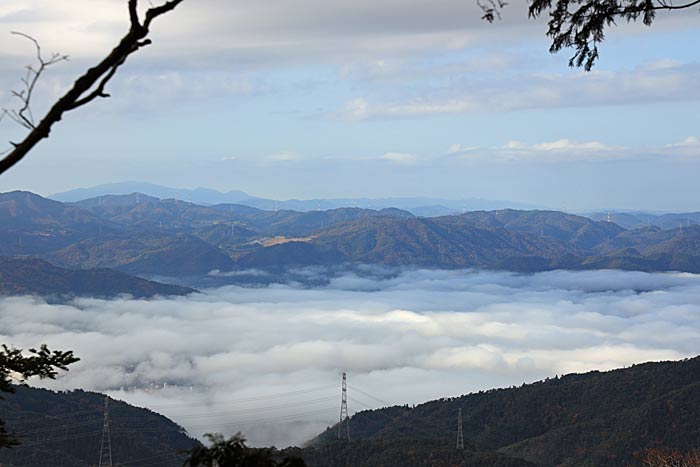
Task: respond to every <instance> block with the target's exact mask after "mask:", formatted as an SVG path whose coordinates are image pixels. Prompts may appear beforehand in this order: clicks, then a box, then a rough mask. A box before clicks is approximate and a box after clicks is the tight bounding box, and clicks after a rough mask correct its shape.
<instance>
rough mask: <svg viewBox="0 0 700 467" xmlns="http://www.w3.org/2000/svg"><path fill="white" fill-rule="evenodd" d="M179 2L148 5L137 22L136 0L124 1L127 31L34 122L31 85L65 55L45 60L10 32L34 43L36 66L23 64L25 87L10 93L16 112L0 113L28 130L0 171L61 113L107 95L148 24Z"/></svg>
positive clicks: (31, 145)
mask: <svg viewBox="0 0 700 467" xmlns="http://www.w3.org/2000/svg"><path fill="white" fill-rule="evenodd" d="M182 2H183V0H168V1H166V2H165V3H163V4H162V5H160V6H157V7H151V8H149V9H148V10H146V15H145V19H144V20H143V22H141V20H140V18H139V15H138V0H128V10H129V22H130V27H129V31H128V32H127V33H126V34H125V35H124V37H122V39H121V40H120V41H119V44H117V46H116V47H115V48H114V49H113V50H112V51H111V52H110V53H109V54H108V55H107V56H106V57H105V58H104V59H102V61H101V62H100V63H98V64H97V65H95V66H94V67H92V68H90V69H88V70H87V71H86V72H85V73H84V74H83V75H82V76H80V77H79V78H78V79H77V80H76V81H75V83H74V84H73V87H72V88H71V89H69V90H68V92H66V94H64V95H63V97H61V98H60V99H59V100H57V101H56V102H55V103H54V105H53V106H52V107H51V109H49V111H48V113H47V114H46V115H45V116H44V118H43V119H42V120H41V121H40V122H39V123H38V124H36V123H35V121H34V117H33V116H32V113H31V110H30V105H29V104H30V101H31V96H32V92H33V90H34V86H35V85H36V82H37V81H38V79H39V77H40V76H41V74H42V73H43V72H44V70H45V69H46V67H47V66H50V65H53V64H54V63H57V62H59V61H62V60H65V59H67V57H66V56H63V55H58V54H54V55H52V56H51V58H50V59H49V60H44V59H43V58H42V55H41V47H40V46H39V43H38V42H37V41H36V40H35V39H34V38H32V37H31V36H28V35H26V34H23V33H14V34H18V35H21V36H24V37H26V38H28V39H30V40H31V41H32V42H34V45H35V46H36V49H37V57H38V60H39V64H40V65H39V67H38V68H36V69H34V68H33V67H31V66H30V67H27V76H26V77H25V78H24V79H23V81H22V82H23V83H24V85H25V89H24V90H22V91H20V92H16V93H15V94H14V95H15V97H18V98H19V99H20V100H21V101H22V103H23V105H22V108H21V109H20V110H18V111H14V110H10V111H7V110H5V111H4V113H3V116H4V115H9V116H10V118H12V119H13V120H15V121H17V122H18V123H19V124H20V125H22V126H24V127H25V128H27V129H28V130H30V132H29V134H28V135H27V136H26V137H25V138H24V140H23V141H22V142H20V143H17V144H15V143H11V144H12V145H13V148H12V150H11V151H10V152H9V154H7V155H6V156H5V157H4V158H3V159H0V174H2V173H4V172H5V171H7V170H8V169H10V168H11V167H12V166H14V165H15V164H17V163H18V162H19V161H20V160H22V159H23V158H24V157H25V156H26V155H27V153H29V151H31V150H32V148H34V146H36V145H37V144H38V143H39V142H40V141H41V140H43V139H45V138H48V137H49V134H50V133H51V128H52V126H53V125H54V124H55V123H57V122H59V121H61V119H62V118H63V115H64V114H65V113H67V112H70V111H71V110H74V109H77V108H78V107H81V106H83V105H85V104H88V103H89V102H92V101H93V100H95V99H97V98H98V97H102V98H106V97H109V94H107V93H106V92H105V87H106V86H107V84H108V83H109V81H110V80H111V79H112V78H113V77H114V75H115V74H116V72H117V70H118V68H119V67H120V66H121V65H123V64H124V62H126V59H127V58H128V57H129V56H130V55H131V54H133V53H134V52H136V51H138V50H139V49H141V48H142V47H145V46H147V45H149V44H150V43H151V40H150V39H147V36H148V34H149V32H150V26H151V23H152V22H153V21H154V20H155V19H156V18H158V17H159V16H161V15H164V14H166V13H168V12H170V11H172V10H174V9H175V8H176V7H177V6H178V5H179V4H180V3H182ZM0 118H1V117H0Z"/></svg>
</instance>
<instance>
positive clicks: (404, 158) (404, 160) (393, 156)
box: [381, 152, 418, 164]
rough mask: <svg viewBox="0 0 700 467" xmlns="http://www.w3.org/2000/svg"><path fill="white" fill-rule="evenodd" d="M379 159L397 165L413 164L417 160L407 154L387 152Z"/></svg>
mask: <svg viewBox="0 0 700 467" xmlns="http://www.w3.org/2000/svg"><path fill="white" fill-rule="evenodd" d="M381 159H383V160H385V161H389V162H395V163H397V164H414V163H416V162H417V160H418V158H417V157H416V156H414V155H413V154H407V153H404V152H387V153H386V154H384V155H382V156H381Z"/></svg>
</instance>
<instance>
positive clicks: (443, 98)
mask: <svg viewBox="0 0 700 467" xmlns="http://www.w3.org/2000/svg"><path fill="white" fill-rule="evenodd" d="M448 76H449V75H448ZM443 79H445V77H444V76H443ZM699 84H700V67H698V66H697V65H695V64H678V63H677V62H673V61H664V63H663V65H658V66H654V67H651V68H650V67H646V66H642V67H639V68H635V69H632V70H623V71H605V70H600V69H598V70H594V71H592V72H590V73H585V72H581V71H575V72H568V73H530V74H523V73H519V74H504V75H503V76H499V77H494V78H493V79H489V80H479V79H476V80H473V79H472V78H470V76H469V74H466V76H461V75H457V74H455V75H453V79H450V80H447V82H446V83H442V82H441V83H440V84H438V85H433V84H431V83H430V82H428V84H423V85H419V86H416V85H412V86H411V87H410V88H407V91H406V92H410V95H408V96H406V97H402V98H400V99H399V98H394V99H392V100H381V99H375V100H372V99H370V98H367V97H360V98H356V99H353V100H351V101H348V102H347V103H346V105H345V108H344V110H343V111H342V112H341V113H340V116H341V117H344V118H347V119H350V120H368V119H399V118H418V117H429V116H434V115H449V114H462V113H492V112H507V111H513V110H523V109H540V108H552V107H554V108H556V107H596V106H609V105H627V104H638V103H640V102H645V103H648V102H660V101H687V100H697V99H700V85H699Z"/></svg>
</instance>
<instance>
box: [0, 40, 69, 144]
mask: <svg viewBox="0 0 700 467" xmlns="http://www.w3.org/2000/svg"><path fill="white" fill-rule="evenodd" d="M12 34H14V35H16V36H20V37H23V38H25V39H27V40H29V41H31V42H32V43H33V44H34V48H35V49H36V60H37V62H38V66H37V68H34V67H33V66H32V65H27V66H26V69H27V73H26V75H25V76H24V77H23V78H21V80H20V81H22V84H23V86H24V89H22V90H21V91H16V90H13V91H12V96H14V97H16V98H17V99H19V100H20V102H21V103H22V105H21V107H20V108H19V109H2V110H3V115H2V116H0V120H2V117H4V116H5V115H7V116H9V117H10V118H11V119H12V120H14V121H15V122H16V123H18V124H19V125H21V126H23V127H24V128H26V129H28V130H33V129H34V128H35V127H36V124H35V123H34V115H33V114H32V108H31V103H32V96H33V94H34V88H35V87H36V83H37V82H38V81H39V78H41V75H42V74H43V73H44V71H46V69H47V68H48V67H50V66H51V65H55V64H56V63H58V62H62V61H64V60H68V56H67V55H61V54H58V53H54V54H52V55H51V58H49V59H44V56H43V54H42V52H41V46H40V45H39V42H37V40H36V39H34V38H33V37H32V36H30V35H28V34H24V33H22V32H17V31H12Z"/></svg>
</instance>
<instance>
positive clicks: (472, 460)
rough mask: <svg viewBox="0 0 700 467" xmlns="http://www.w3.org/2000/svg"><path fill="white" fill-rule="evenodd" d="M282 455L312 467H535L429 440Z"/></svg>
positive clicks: (334, 445)
mask: <svg viewBox="0 0 700 467" xmlns="http://www.w3.org/2000/svg"><path fill="white" fill-rule="evenodd" d="M282 452H283V453H284V454H289V455H298V456H300V457H302V458H303V459H304V461H305V462H306V464H307V465H308V466H309V467H355V466H363V467H395V466H402V467H454V466H459V467H535V464H532V463H530V462H527V461H525V460H523V459H518V458H514V457H510V456H508V455H507V454H503V453H497V452H488V451H479V450H476V449H474V448H471V447H467V448H466V449H457V448H456V446H455V445H454V443H448V442H444V441H436V440H425V439H371V440H368V439H363V440H358V441H351V442H346V441H334V442H330V443H327V444H323V445H322V446H317V447H308V448H304V449H294V448H292V449H286V450H284V451H282Z"/></svg>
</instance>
